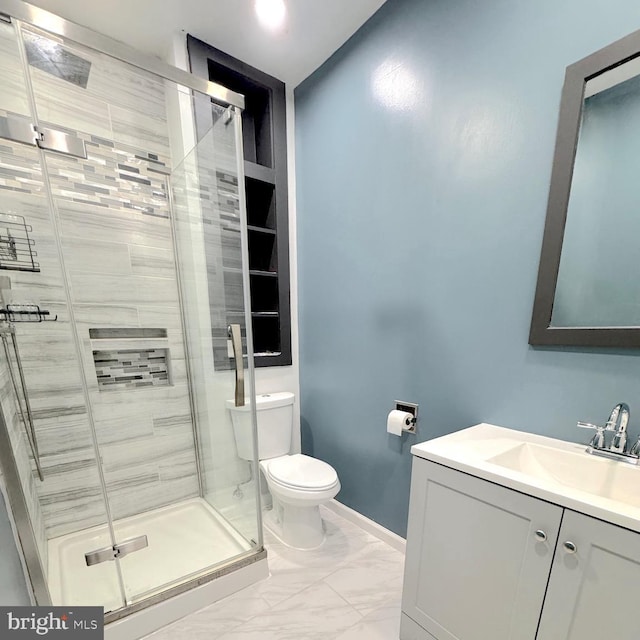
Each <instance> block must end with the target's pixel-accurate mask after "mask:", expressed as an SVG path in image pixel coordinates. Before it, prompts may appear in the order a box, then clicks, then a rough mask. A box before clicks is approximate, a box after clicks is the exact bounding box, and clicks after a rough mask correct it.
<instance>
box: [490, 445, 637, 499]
mask: <svg viewBox="0 0 640 640" xmlns="http://www.w3.org/2000/svg"><path fill="white" fill-rule="evenodd" d="M487 462H489V463H491V464H497V465H500V466H502V467H506V468H507V469H511V470H513V471H517V472H518V473H522V474H524V475H527V476H531V477H532V478H536V479H539V480H546V481H549V482H554V483H557V484H560V485H563V486H566V487H570V488H572V489H577V490H578V491H583V492H586V493H590V494H592V495H594V496H598V497H600V498H605V499H608V500H615V501H617V502H624V503H626V504H628V505H632V506H635V507H639V508H640V469H638V468H636V467H632V466H629V465H627V464H624V463H621V462H618V461H614V460H603V459H601V458H595V457H592V456H590V455H588V454H586V453H584V452H582V453H574V452H573V451H565V450H563V449H559V448H557V449H556V448H553V447H546V446H542V445H539V444H534V443H530V442H524V443H522V444H518V445H516V446H515V447H513V448H512V449H509V450H507V451H504V452H503V453H500V454H498V455H496V456H493V457H490V458H487Z"/></svg>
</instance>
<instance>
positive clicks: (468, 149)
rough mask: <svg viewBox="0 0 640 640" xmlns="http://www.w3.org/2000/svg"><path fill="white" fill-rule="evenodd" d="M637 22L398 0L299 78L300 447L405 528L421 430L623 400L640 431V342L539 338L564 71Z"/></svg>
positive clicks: (638, 11)
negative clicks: (569, 343) (548, 341)
mask: <svg viewBox="0 0 640 640" xmlns="http://www.w3.org/2000/svg"><path fill="white" fill-rule="evenodd" d="M638 28H640V5H639V4H638V3H637V2H636V1H635V0H616V1H615V2H612V0H589V1H585V0H563V1H562V2H557V1H556V0H537V1H535V2H534V1H533V0H527V1H525V0H483V1H482V2H477V1H476V0H457V1H455V2H452V1H451V0H389V1H388V2H387V4H386V5H385V6H383V8H382V9H381V10H380V11H379V12H378V13H377V14H376V15H375V16H374V17H373V18H372V19H371V20H370V21H369V22H368V23H367V24H366V25H365V27H364V28H363V29H361V30H360V31H359V32H358V33H357V34H356V35H355V36H354V37H353V38H352V39H351V40H350V41H349V42H348V43H347V44H346V45H345V46H344V47H343V48H342V49H341V50H340V51H338V52H337V53H336V54H335V55H334V56H333V57H332V58H331V59H330V60H329V61H328V62H327V63H326V64H325V65H324V66H323V67H322V68H321V69H320V70H319V71H317V72H316V73H315V74H314V75H313V76H312V77H311V78H310V79H308V80H307V81H306V82H305V83H304V84H303V85H302V86H301V87H299V88H298V90H297V92H296V113H297V120H296V138H297V180H298V228H299V231H298V243H299V270H300V285H299V286H300V291H299V295H300V302H299V313H300V354H301V355H300V369H301V385H302V389H301V409H302V436H303V449H304V451H305V452H307V453H311V454H313V455H315V456H317V457H318V458H320V459H323V460H326V461H328V462H329V463H331V464H332V465H334V466H335V468H336V470H337V471H338V474H339V476H340V479H341V481H342V487H343V488H342V491H341V493H340V494H339V496H338V499H339V500H340V501H341V502H343V503H344V504H346V505H348V506H350V507H352V508H354V509H356V510H357V511H359V512H361V513H363V514H364V515H365V516H368V517H370V518H372V519H373V520H375V521H377V522H379V523H381V524H382V525H384V526H386V527H388V528H390V529H392V530H394V531H396V532H398V533H399V534H402V535H404V534H405V531H406V516H407V505H408V498H409V476H410V466H411V460H410V453H409V448H410V445H411V444H413V442H416V441H423V440H427V439H430V438H433V437H436V436H439V435H442V434H445V433H448V432H451V431H455V430H458V429H461V428H464V427H467V426H469V425H473V424H476V423H478V422H482V421H486V422H492V423H495V424H499V425H504V426H510V427H513V428H517V429H522V430H526V431H532V432H536V433H541V434H545V435H550V436H555V437H559V438H563V439H568V440H584V439H585V438H586V437H587V435H588V434H586V433H585V432H583V431H581V430H578V429H576V428H575V423H576V420H578V419H583V420H589V421H603V420H604V419H605V418H606V416H607V415H608V412H609V411H610V409H611V408H612V406H613V405H614V404H615V403H616V402H618V401H621V400H624V401H627V402H629V403H630V404H631V409H632V412H631V429H630V430H631V432H632V433H633V434H635V433H637V432H638V431H639V430H640V420H639V419H638V417H637V416H638V415H640V414H639V413H635V412H634V408H635V409H636V410H640V393H639V392H640V354H639V353H638V352H637V351H621V352H607V351H604V350H591V351H590V350H587V349H542V348H532V347H530V346H529V345H528V344H527V339H528V331H529V323H530V317H531V309H532V303H533V295H534V289H535V281H536V274H537V268H538V258H539V254H540V247H541V241H542V230H543V225H544V218H545V208H546V199H547V192H548V187H549V178H550V174H551V162H552V156H553V147H554V142H555V133H556V123H557V117H558V107H559V101H560V93H561V88H562V82H563V77H564V70H565V67H566V66H567V65H568V64H570V63H572V62H575V61H576V60H578V59H580V58H582V57H584V56H585V55H588V54H590V53H592V52H593V51H595V50H596V49H599V48H601V47H603V46H605V45H607V44H609V43H610V42H612V41H614V40H616V39H618V38H620V37H622V36H624V35H626V34H627V33H629V32H631V31H633V30H634V29H638ZM373 86H376V87H377V89H376V92H374V90H373V88H372V87H373ZM402 87H404V88H405V89H406V90H405V91H399V89H400V88H402ZM385 91H386V94H387V95H386V96H385ZM376 96H377V97H376ZM394 399H401V400H407V401H413V402H418V403H420V412H421V420H420V424H419V434H418V435H417V436H416V437H413V436H404V437H403V439H402V440H401V439H399V438H397V437H394V436H389V435H387V434H386V432H385V420H386V416H387V413H388V411H389V410H390V409H392V408H393V401H394Z"/></svg>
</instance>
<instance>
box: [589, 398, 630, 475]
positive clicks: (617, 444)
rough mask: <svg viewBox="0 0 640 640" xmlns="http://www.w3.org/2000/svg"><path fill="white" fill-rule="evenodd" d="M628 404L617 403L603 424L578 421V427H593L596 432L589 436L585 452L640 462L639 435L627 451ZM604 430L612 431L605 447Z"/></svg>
mask: <svg viewBox="0 0 640 640" xmlns="http://www.w3.org/2000/svg"><path fill="white" fill-rule="evenodd" d="M629 414H630V409H629V405H628V404H627V403H626V402H620V403H618V404H617V405H616V406H615V407H613V409H612V410H611V414H610V415H609V419H608V420H607V422H606V423H605V425H604V426H599V425H595V424H589V423H588V422H578V426H579V427H584V428H586V429H595V430H596V433H595V435H594V436H593V438H591V441H590V442H589V445H588V446H587V453H591V454H593V455H596V456H601V457H604V458H611V459H614V460H623V461H625V462H629V463H631V464H638V463H639V462H640V437H639V438H638V440H637V442H636V443H635V444H634V445H633V447H631V449H630V451H627V450H626V449H627V425H628V424H629ZM605 431H614V432H615V433H614V435H613V439H612V441H611V444H610V445H609V446H608V447H607V446H606V440H605Z"/></svg>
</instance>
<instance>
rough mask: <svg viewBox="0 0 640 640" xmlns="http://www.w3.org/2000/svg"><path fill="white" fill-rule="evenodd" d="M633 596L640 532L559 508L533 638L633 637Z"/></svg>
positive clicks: (639, 593) (637, 588) (638, 580)
mask: <svg viewBox="0 0 640 640" xmlns="http://www.w3.org/2000/svg"><path fill="white" fill-rule="evenodd" d="M567 542H568V543H571V544H573V545H574V546H575V549H576V551H575V553H570V552H569V551H568V550H567V548H566V547H565V543H567ZM639 599H640V534H638V533H636V532H635V531H629V530H628V529H623V528H622V527H617V526H615V525H612V524H609V523H607V522H602V521H601V520H597V519H596V518H591V517H589V516H585V515H582V514H580V513H576V512H575V511H569V510H568V509H567V510H565V512H564V516H563V518H562V527H561V528H560V535H559V537H558V548H557V550H556V554H555V558H554V560H553V566H552V569H551V576H550V579H549V588H548V590H547V595H546V598H545V601H544V607H543V609H542V617H541V619H540V628H539V629H538V635H537V636H536V638H537V640H608V639H611V640H638V638H640V621H639V620H638V616H637V611H638V601H639Z"/></svg>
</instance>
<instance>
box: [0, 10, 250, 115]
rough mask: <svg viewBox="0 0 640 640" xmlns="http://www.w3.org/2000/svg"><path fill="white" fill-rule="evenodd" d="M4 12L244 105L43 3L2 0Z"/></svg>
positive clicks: (216, 98) (241, 100) (227, 92)
mask: <svg viewBox="0 0 640 640" xmlns="http://www.w3.org/2000/svg"><path fill="white" fill-rule="evenodd" d="M0 14H5V15H6V16H9V17H11V18H15V19H16V20H20V21H21V22H24V23H25V24H29V25H31V26H33V27H38V28H39V29H43V30H44V31H48V32H49V33H52V34H54V35H57V36H61V37H62V38H69V39H70V40H73V41H74V42H77V43H78V44H81V45H84V46H85V47H88V48H89V49H94V50H95V51H99V52H100V53H104V54H106V55H108V56H111V57H112V58H116V59H117V60H120V61H122V62H126V63H127V64H130V65H132V66H134V67H137V68H138V69H142V70H143V71H148V72H149V73H153V74H155V75H157V76H160V77H162V78H165V79H166V80H170V81H172V82H175V83H176V84H179V85H182V86H184V87H187V88H188V89H193V90H194V91H198V92H199V93H204V94H206V95H208V96H210V97H211V99H212V100H214V101H215V102H217V103H218V104H221V105H222V106H232V107H237V108H239V109H244V96H243V95H242V94H240V93H236V92H235V91H231V90H230V89H227V88H226V87H224V86H222V85H221V84H216V83H215V82H209V81H208V80H205V79H203V78H199V77H198V76H194V75H193V74H191V73H189V72H188V71H183V70H182V69H178V68H177V67H174V66H172V65H170V64H168V63H166V62H164V61H163V60H160V58H156V57H154V56H150V55H147V54H145V53H142V52H140V51H138V50H137V49H134V48H133V47H130V46H129V45H127V44H124V43H123V42H119V41H118V40H114V39H113V38H110V37H108V36H105V35H102V34H101V33H98V32H96V31H93V30H92V29H89V28H87V27H83V26H81V25H79V24H76V23H75V22H71V21H69V20H65V19H64V18H61V17H59V16H57V15H56V14H54V13H50V12H49V11H45V10H44V9H40V7H36V6H34V5H32V4H29V3H28V2H23V0H0Z"/></svg>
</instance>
